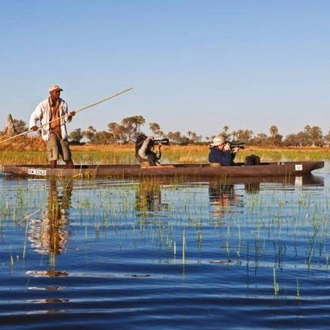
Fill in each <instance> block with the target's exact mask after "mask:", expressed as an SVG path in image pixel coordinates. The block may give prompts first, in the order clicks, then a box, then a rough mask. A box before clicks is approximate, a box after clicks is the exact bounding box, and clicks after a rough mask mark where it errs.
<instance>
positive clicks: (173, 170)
mask: <svg viewBox="0 0 330 330" xmlns="http://www.w3.org/2000/svg"><path fill="white" fill-rule="evenodd" d="M323 167H324V162H323V161H302V162H274V163H266V162H263V163H261V164H260V165H253V166H246V165H243V163H238V164H236V166H222V167H212V166H210V165H209V164H173V165H163V166H152V167H147V168H142V167H141V166H140V165H76V166H75V168H73V169H67V168H65V167H64V166H58V167H57V168H54V169H52V168H50V167H49V166H47V165H2V172H3V173H5V174H11V175H15V176H20V177H34V178H35V177H39V178H74V177H77V178H91V179H92V178H97V177H109V178H119V179H120V178H123V179H124V178H150V177H164V178H165V177H171V178H173V177H190V178H234V177H236V178H249V177H278V176H287V177H289V176H301V175H304V174H308V173H311V172H312V171H314V170H317V169H320V168H323Z"/></svg>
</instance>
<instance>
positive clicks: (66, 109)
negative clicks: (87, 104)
mask: <svg viewBox="0 0 330 330" xmlns="http://www.w3.org/2000/svg"><path fill="white" fill-rule="evenodd" d="M61 107H62V113H61V116H66V117H64V122H66V123H70V122H71V120H72V117H73V116H74V115H75V114H76V112H75V111H71V112H69V107H68V104H67V103H66V102H65V101H64V100H62V104H61Z"/></svg>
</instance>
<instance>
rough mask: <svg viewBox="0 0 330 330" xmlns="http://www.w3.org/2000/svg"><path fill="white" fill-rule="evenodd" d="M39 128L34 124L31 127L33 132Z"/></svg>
mask: <svg viewBox="0 0 330 330" xmlns="http://www.w3.org/2000/svg"><path fill="white" fill-rule="evenodd" d="M38 129H39V127H38V126H32V127H31V131H33V132H36V131H37V130H38Z"/></svg>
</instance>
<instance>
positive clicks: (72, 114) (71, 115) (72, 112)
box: [68, 111, 76, 119]
mask: <svg viewBox="0 0 330 330" xmlns="http://www.w3.org/2000/svg"><path fill="white" fill-rule="evenodd" d="M75 114H76V112H75V111H71V112H70V113H69V114H68V119H71V118H72V117H73V116H74V115H75Z"/></svg>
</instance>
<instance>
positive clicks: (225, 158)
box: [209, 147, 236, 166]
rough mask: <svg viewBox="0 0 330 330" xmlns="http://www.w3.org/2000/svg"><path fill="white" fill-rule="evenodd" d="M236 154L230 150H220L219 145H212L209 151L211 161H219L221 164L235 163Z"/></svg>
mask: <svg viewBox="0 0 330 330" xmlns="http://www.w3.org/2000/svg"><path fill="white" fill-rule="evenodd" d="M235 156H236V154H235V153H232V152H231V151H230V150H220V149H219V148H218V147H211V148H210V153H209V162H210V163H218V164H220V165H221V166H231V165H234V162H233V160H234V158H235Z"/></svg>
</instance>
